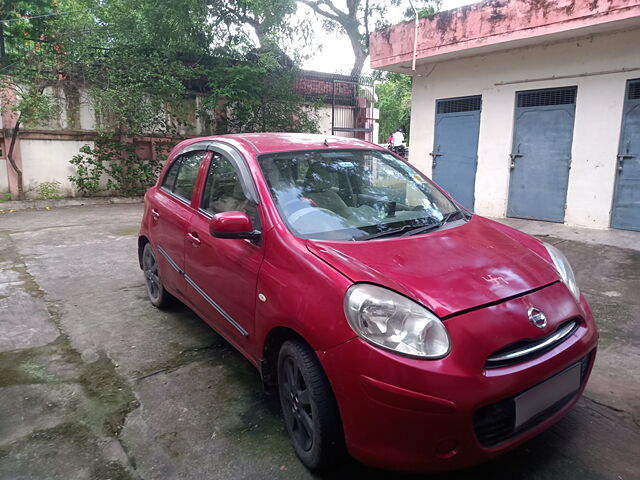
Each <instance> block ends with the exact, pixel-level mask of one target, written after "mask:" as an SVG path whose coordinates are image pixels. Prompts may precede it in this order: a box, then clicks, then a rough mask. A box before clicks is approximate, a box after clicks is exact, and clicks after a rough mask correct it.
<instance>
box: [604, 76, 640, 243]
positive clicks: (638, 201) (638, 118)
mask: <svg viewBox="0 0 640 480" xmlns="http://www.w3.org/2000/svg"><path fill="white" fill-rule="evenodd" d="M617 171H618V175H617V177H616V189H615V195H614V200H613V212H612V215H611V226H612V227H613V228H623V229H625V230H638V231H640V79H638V80H631V81H630V82H629V83H628V84H627V91H626V95H625V106H624V113H623V117H622V134H621V135H620V148H619V150H618V164H617Z"/></svg>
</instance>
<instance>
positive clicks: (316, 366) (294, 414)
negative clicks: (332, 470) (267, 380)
mask: <svg viewBox="0 0 640 480" xmlns="http://www.w3.org/2000/svg"><path fill="white" fill-rule="evenodd" d="M278 390H279V393H280V405H281V406H282V414H283V416H284V421H285V425H286V428H287V432H288V433H289V437H290V438H291V441H292V443H293V448H294V450H295V452H296V454H297V455H298V457H299V458H300V460H302V463H304V464H305V466H306V467H307V468H310V469H313V470H315V469H326V468H329V467H332V466H335V465H337V464H338V463H340V462H341V461H343V460H344V459H345V457H346V449H345V446H344V434H343V431H342V422H341V420H340V414H339V412H338V406H337V404H336V400H335V398H334V396H333V392H332V390H331V387H330V385H329V381H328V380H327V377H326V376H325V374H324V371H323V370H322V367H321V366H320V362H319V361H318V358H317V357H316V354H315V352H314V351H313V350H311V348H309V346H307V345H306V344H304V343H302V342H300V341H295V340H288V341H286V342H285V343H284V344H283V345H282V347H281V349H280V353H279V355H278Z"/></svg>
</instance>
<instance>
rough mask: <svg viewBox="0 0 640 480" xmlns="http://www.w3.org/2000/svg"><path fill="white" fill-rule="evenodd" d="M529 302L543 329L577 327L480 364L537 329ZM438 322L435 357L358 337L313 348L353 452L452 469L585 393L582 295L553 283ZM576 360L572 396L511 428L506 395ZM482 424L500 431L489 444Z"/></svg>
mask: <svg viewBox="0 0 640 480" xmlns="http://www.w3.org/2000/svg"><path fill="white" fill-rule="evenodd" d="M531 306H536V307H537V308H540V309H541V310H543V311H544V312H545V313H546V314H547V317H548V318H550V321H549V327H548V328H554V327H555V326H557V325H559V324H561V323H562V322H563V321H566V320H567V319H570V318H575V319H578V320H579V327H578V328H577V329H576V330H575V331H574V332H573V334H572V335H571V336H570V337H568V338H567V339H566V340H565V341H563V342H562V343H561V344H559V345H557V346H556V347H555V348H553V349H551V350H548V351H545V352H543V353H541V354H540V355H539V356H537V357H535V358H529V359H527V360H525V361H523V362H521V363H517V364H513V365H509V366H503V367H500V368H492V369H487V368H485V362H486V360H487V358H488V356H489V355H491V354H492V353H493V352H495V351H496V350H498V349H499V348H502V347H504V346H505V345H509V344H510V343H513V342H515V341H518V340H520V339H523V338H529V337H531V336H532V335H539V334H540V333H536V331H535V330H531V329H535V327H533V326H532V325H530V324H529V323H528V320H527V317H526V315H524V317H523V315H522V312H523V311H524V312H525V313H526V311H527V309H528V308H530V307H531ZM523 318H524V320H523ZM445 325H446V326H447V329H448V331H449V335H450V337H451V342H452V350H451V353H450V354H449V355H448V356H447V357H445V358H443V359H440V360H417V359H411V358H406V357H402V356H399V355H395V354H393V353H390V352H386V351H383V350H380V349H378V348H376V347H374V346H372V345H370V344H368V343H366V342H365V341H363V340H361V339H360V338H355V339H353V340H350V341H348V342H346V343H344V344H342V345H339V346H337V347H335V348H332V349H330V350H328V351H326V352H318V355H319V358H320V361H321V363H322V365H323V367H324V369H325V371H326V373H327V376H328V377H329V380H330V382H331V384H332V387H333V389H334V392H335V394H336V399H337V401H338V405H339V408H340V413H341V416H342V422H343V425H344V431H345V439H346V443H347V447H348V449H349V452H350V453H351V455H352V456H353V457H355V458H356V459H358V460H360V461H361V462H363V463H366V464H369V465H372V466H376V467H379V468H386V469H390V470H406V471H438V470H450V469H456V468H463V467H466V466H470V465H473V464H476V463H479V462H482V461H485V460H488V459H490V458H492V457H495V456H497V455H499V454H501V453H504V452H506V451H508V450H510V449H512V448H514V447H516V446H518V445H520V444H522V443H523V442H525V441H526V440H528V439H529V438H531V437H533V436H535V435H537V434H538V433H540V432H542V431H543V430H544V429H546V428H547V427H549V426H550V425H551V424H553V423H554V422H555V421H557V420H558V419H560V418H561V417H562V416H563V415H564V414H565V413H566V412H567V411H568V410H569V409H570V408H571V406H572V405H573V404H574V403H575V402H576V401H577V399H578V398H579V396H580V395H581V393H582V391H583V390H584V386H585V384H586V382H587V379H588V376H589V373H590V371H591V368H592V366H593V362H594V360H595V348H596V344H597V338H598V333H597V330H596V327H595V324H594V322H593V318H592V315H591V311H590V310H589V306H588V305H587V303H586V301H585V300H584V298H583V299H582V301H581V302H580V304H576V302H575V301H574V300H573V298H572V297H571V294H570V293H569V292H568V290H567V289H566V287H565V286H564V285H563V284H561V283H556V284H554V285H551V286H549V287H547V288H545V289H542V290H539V291H536V292H534V293H531V294H528V295H525V296H522V297H519V298H516V299H512V300H509V301H506V302H503V303H500V304H497V305H493V306H490V307H487V308H483V309H479V310H476V311H472V312H469V313H466V314H464V315H459V316H457V317H454V318H451V319H449V320H446V321H445ZM579 362H582V363H583V366H582V369H583V372H582V375H581V383H580V388H579V391H578V392H577V393H576V394H573V395H571V396H570V397H569V398H565V399H563V402H558V404H556V405H554V406H553V408H549V409H548V411H545V412H543V414H541V415H539V416H538V417H537V418H536V419H533V420H532V421H531V422H529V423H528V424H527V425H524V426H523V427H522V428H520V429H518V430H516V429H515V428H514V429H513V431H509V427H510V422H511V420H510V417H509V412H508V408H507V409H506V410H507V411H506V413H505V408H502V407H504V405H508V403H509V400H510V399H513V398H514V397H516V396H517V395H519V394H520V393H522V392H524V391H526V390H527V389H529V388H531V387H533V386H535V385H538V384H540V383H541V382H543V381H545V380H547V379H549V378H550V377H553V376H554V375H556V374H558V373H559V372H562V371H563V370H565V369H566V368H568V367H570V366H571V365H574V364H577V363H579ZM534 420H535V421H534ZM483 422H484V423H483ZM492 423H495V425H493V424H492ZM511 426H513V425H512V424H511ZM482 428H484V429H485V430H484V432H485V433H486V432H487V429H488V431H489V433H490V434H491V433H492V432H491V430H492V429H496V428H498V429H500V428H501V430H500V431H499V432H498V436H495V435H494V436H493V437H491V435H490V436H489V441H487V438H486V437H483V431H482ZM494 433H495V432H494Z"/></svg>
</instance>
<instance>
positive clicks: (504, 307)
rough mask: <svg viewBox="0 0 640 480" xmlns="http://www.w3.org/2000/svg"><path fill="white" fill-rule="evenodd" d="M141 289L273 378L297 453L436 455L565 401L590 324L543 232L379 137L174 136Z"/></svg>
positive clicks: (542, 419) (519, 424)
mask: <svg viewBox="0 0 640 480" xmlns="http://www.w3.org/2000/svg"><path fill="white" fill-rule="evenodd" d="M139 258H140V265H141V268H142V269H143V270H144V274H145V277H146V285H147V289H148V293H149V298H150V300H151V302H152V303H153V304H154V305H155V306H157V307H162V306H164V305H166V304H167V302H169V301H170V300H171V299H173V298H178V299H179V300H180V301H182V302H184V303H185V304H187V305H188V306H189V307H190V308H191V309H193V310H194V311H195V312H196V313H197V314H198V315H199V316H200V317H202V319H204V321H206V322H207V323H208V324H210V325H211V326H212V327H213V328H214V329H215V330H216V331H217V332H218V333H220V335H222V336H223V337H224V338H226V339H227V340H228V341H229V342H230V343H231V344H233V345H234V346H235V347H236V348H237V349H238V350H240V352H242V353H243V354H244V355H245V356H246V357H247V358H248V359H249V361H251V362H252V363H253V364H254V365H255V366H256V367H257V368H258V370H259V372H260V374H261V376H262V379H263V381H264V383H265V384H266V386H268V387H274V388H277V390H278V392H279V396H280V401H281V405H282V412H283V416H284V420H285V424H286V428H287V431H288V433H289V435H290V437H291V440H292V443H293V447H294V449H295V451H296V453H297V455H298V456H299V457H300V459H301V460H302V462H303V463H304V464H305V465H306V466H308V467H309V468H312V469H315V468H326V467H329V466H331V465H334V464H336V463H337V462H339V461H340V460H341V459H343V458H344V457H345V456H346V453H347V452H348V453H349V454H350V455H351V456H353V457H355V458H356V459H357V460H360V461H361V462H364V463H366V464H369V465H373V466H377V467H381V468H386V469H393V470H448V469H452V468H459V467H464V466H468V465H472V464H475V463H478V462H481V461H484V460H487V459H489V458H492V457H494V456H496V455H498V454H501V453H503V452H506V451H507V450H510V449H512V448H514V447H516V446H517V445H520V444H522V443H523V442H525V441H526V440H528V439H530V438H531V437H533V436H535V435H537V434H539V433H540V432H542V431H543V430H545V429H546V428H548V427H549V426H550V425H551V424H553V423H554V422H556V421H557V420H558V419H560V418H561V417H562V416H563V415H564V414H565V413H567V411H568V410H569V409H570V408H571V406H572V405H573V404H574V403H575V402H576V401H577V399H578V397H579V396H580V394H581V393H582V391H583V389H584V386H585V384H586V382H587V378H588V377H589V373H590V371H591V367H592V365H593V362H594V359H595V351H596V344H597V339H598V332H597V329H596V325H595V323H594V320H593V317H592V314H591V311H590V309H589V305H588V304H587V301H586V300H585V298H584V296H582V295H581V294H580V290H579V289H578V286H577V285H576V281H575V278H574V275H573V272H572V270H571V267H570V266H569V263H568V262H567V260H566V258H565V257H564V256H563V254H562V253H560V251H558V250H557V249H556V248H554V247H552V246H550V245H547V244H545V243H542V242H540V241H539V240H537V239H535V238H532V237H530V236H528V235H525V234H524V233H521V232H519V231H517V230H514V229H512V228H509V227H507V226H505V225H502V224H500V223H496V222H494V221H491V220H488V219H486V218H483V217H480V216H478V215H475V214H473V213H471V212H469V211H467V210H465V209H464V208H462V207H461V206H460V205H458V204H457V203H456V202H455V200H453V199H452V198H450V197H449V195H448V194H447V193H446V192H444V191H443V190H441V189H440V188H439V187H438V186H437V185H435V184H434V183H433V182H432V181H431V180H429V179H428V178H427V177H425V176H424V175H423V174H421V173H420V172H419V171H417V170H416V169H415V168H414V167H412V166H411V165H409V164H408V163H406V162H404V161H403V160H402V159H400V158H399V157H397V156H395V155H393V154H392V153H390V152H389V151H388V150H385V149H383V148H380V147H378V146H376V145H373V144H370V143H367V142H364V141H360V140H354V139H347V138H340V137H325V136H320V135H301V134H246V135H225V136H218V137H208V138H197V139H192V140H186V141H184V142H182V143H180V144H178V145H177V146H176V147H175V148H174V149H173V151H172V152H171V155H170V157H169V159H168V161H167V164H166V166H165V167H164V169H163V171H162V173H161V175H160V178H159V180H158V184H157V185H156V186H155V187H153V188H151V189H150V190H149V191H148V192H147V194H146V196H145V211H144V218H143V220H142V226H141V230H140V237H139Z"/></svg>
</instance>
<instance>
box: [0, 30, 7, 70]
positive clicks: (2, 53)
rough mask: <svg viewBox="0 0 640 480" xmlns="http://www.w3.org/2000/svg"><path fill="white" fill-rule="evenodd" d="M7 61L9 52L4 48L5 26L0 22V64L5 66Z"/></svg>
mask: <svg viewBox="0 0 640 480" xmlns="http://www.w3.org/2000/svg"><path fill="white" fill-rule="evenodd" d="M7 63H8V62H7V52H6V50H5V48H4V26H3V25H2V22H0V65H2V66H3V67H4V66H6V65H7Z"/></svg>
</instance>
